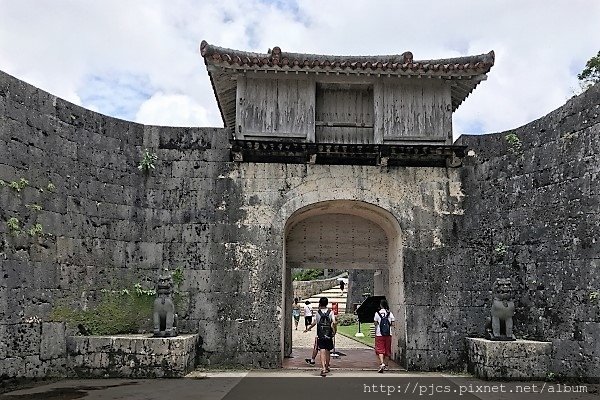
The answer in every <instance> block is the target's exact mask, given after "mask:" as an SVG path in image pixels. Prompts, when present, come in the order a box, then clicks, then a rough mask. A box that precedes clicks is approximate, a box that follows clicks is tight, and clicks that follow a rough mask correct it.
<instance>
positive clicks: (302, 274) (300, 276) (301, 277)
mask: <svg viewBox="0 0 600 400" xmlns="http://www.w3.org/2000/svg"><path fill="white" fill-rule="evenodd" d="M323 276H324V271H323V270H322V269H303V270H302V271H299V272H296V273H294V275H293V276H292V279H293V280H295V281H314V280H315V279H322V278H323Z"/></svg>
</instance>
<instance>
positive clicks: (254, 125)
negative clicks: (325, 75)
mask: <svg viewBox="0 0 600 400" xmlns="http://www.w3.org/2000/svg"><path fill="white" fill-rule="evenodd" d="M236 125H237V129H236V136H237V137H239V138H247V137H253V136H262V137H278V138H302V139H308V140H309V141H310V139H311V138H313V140H314V132H315V82H314V80H311V79H303V80H299V79H274V78H266V79H265V78H254V77H244V76H242V77H240V78H238V93H237V112H236Z"/></svg>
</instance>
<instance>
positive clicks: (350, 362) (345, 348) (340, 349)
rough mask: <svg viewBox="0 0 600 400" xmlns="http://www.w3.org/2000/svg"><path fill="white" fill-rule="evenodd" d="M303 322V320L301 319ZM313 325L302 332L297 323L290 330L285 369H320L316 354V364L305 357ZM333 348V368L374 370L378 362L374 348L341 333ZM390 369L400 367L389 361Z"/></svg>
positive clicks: (313, 333) (309, 349) (313, 331)
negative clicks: (335, 353)
mask: <svg viewBox="0 0 600 400" xmlns="http://www.w3.org/2000/svg"><path fill="white" fill-rule="evenodd" d="M301 322H304V321H301ZM315 329H316V327H314V328H313V329H312V330H311V331H310V332H307V333H304V332H303V331H304V325H302V326H301V325H300V324H298V330H292V354H291V357H290V358H286V359H284V360H283V368H286V369H306V370H309V371H311V370H312V371H316V373H317V374H318V372H319V371H320V361H319V358H318V356H317V360H316V361H317V362H316V366H314V367H313V366H310V365H308V364H306V361H305V360H304V359H305V358H308V357H310V356H311V354H312V349H313V345H314V340H315V334H316V331H315ZM335 350H336V352H337V353H338V354H340V356H339V357H333V358H332V359H331V368H332V369H333V370H342V369H343V370H356V371H358V370H366V371H374V370H376V369H377V366H378V362H377V358H376V357H375V350H374V349H373V348H372V347H369V346H367V345H365V344H362V343H360V342H358V341H356V340H354V339H351V338H348V337H346V336H343V335H340V334H338V335H336V336H335ZM389 368H390V370H393V371H399V370H401V369H400V367H399V366H398V365H397V364H396V363H394V362H392V361H390V363H389Z"/></svg>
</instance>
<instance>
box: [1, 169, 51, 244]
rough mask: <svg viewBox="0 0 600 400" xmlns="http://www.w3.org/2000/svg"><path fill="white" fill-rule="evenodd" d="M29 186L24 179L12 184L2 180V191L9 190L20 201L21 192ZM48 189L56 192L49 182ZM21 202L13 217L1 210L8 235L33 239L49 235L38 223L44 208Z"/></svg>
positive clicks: (42, 190) (40, 191) (41, 190)
mask: <svg viewBox="0 0 600 400" xmlns="http://www.w3.org/2000/svg"><path fill="white" fill-rule="evenodd" d="M28 186H30V184H29V180H27V179H26V178H23V177H22V178H19V179H17V180H13V181H10V182H7V181H5V180H2V179H0V189H4V190H9V191H10V192H12V193H13V195H14V196H15V197H16V198H18V199H21V192H22V191H23V190H24V189H25V188H26V187H28ZM34 189H35V188H34ZM46 189H48V191H50V192H54V191H55V190H56V186H54V184H53V183H52V182H49V183H48V185H47V186H46ZM37 190H38V191H39V193H43V192H44V189H43V188H37ZM20 201H21V204H20V205H19V206H18V208H19V209H18V210H13V211H12V213H11V214H12V215H10V214H9V215H6V214H7V213H6V212H5V211H4V210H2V209H0V218H4V219H5V223H6V228H7V231H8V233H9V234H10V235H11V236H19V235H20V234H21V233H26V234H28V235H29V236H31V237H43V236H46V235H49V234H45V233H44V227H43V226H42V224H41V223H39V222H37V218H38V213H40V212H41V211H43V208H42V206H41V205H39V204H36V203H29V204H23V201H22V200H20Z"/></svg>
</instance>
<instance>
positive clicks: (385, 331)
mask: <svg viewBox="0 0 600 400" xmlns="http://www.w3.org/2000/svg"><path fill="white" fill-rule="evenodd" d="M379 318H380V320H379V332H381V336H391V335H392V333H391V332H390V313H389V311H388V312H386V313H385V315H381V312H379Z"/></svg>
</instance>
